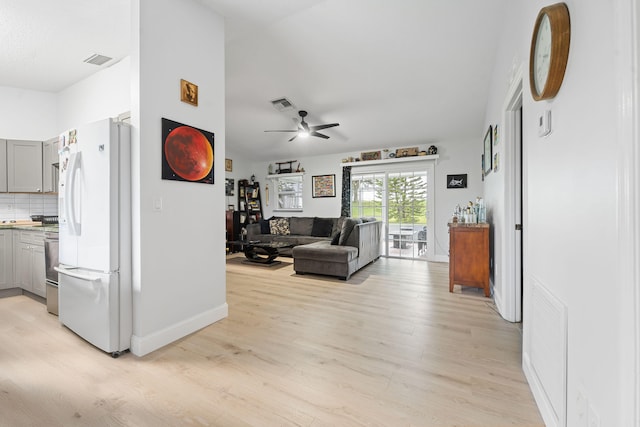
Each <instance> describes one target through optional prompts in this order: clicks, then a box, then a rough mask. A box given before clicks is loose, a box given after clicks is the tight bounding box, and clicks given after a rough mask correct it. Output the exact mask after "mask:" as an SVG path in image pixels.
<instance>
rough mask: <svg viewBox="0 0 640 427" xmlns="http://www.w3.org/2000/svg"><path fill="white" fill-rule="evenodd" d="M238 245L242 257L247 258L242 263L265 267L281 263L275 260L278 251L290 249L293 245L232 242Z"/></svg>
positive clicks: (284, 243)
mask: <svg viewBox="0 0 640 427" xmlns="http://www.w3.org/2000/svg"><path fill="white" fill-rule="evenodd" d="M234 243H235V244H238V243H240V246H241V249H242V250H243V251H244V256H245V257H246V258H247V259H245V260H244V261H242V262H243V263H247V264H249V263H253V264H260V265H266V266H272V265H277V264H280V262H281V261H278V260H276V258H277V257H278V255H280V252H279V251H278V249H282V248H290V247H292V246H293V245H292V244H291V243H286V242H234Z"/></svg>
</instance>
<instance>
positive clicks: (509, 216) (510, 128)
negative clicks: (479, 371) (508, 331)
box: [494, 64, 526, 322]
mask: <svg viewBox="0 0 640 427" xmlns="http://www.w3.org/2000/svg"><path fill="white" fill-rule="evenodd" d="M523 80H524V64H520V66H519V67H518V70H517V71H516V73H515V74H514V77H513V79H512V81H511V85H510V86H509V90H508V91H507V95H506V97H505V101H504V104H503V108H502V123H503V128H504V130H503V132H504V141H505V143H504V145H503V149H504V158H505V162H504V173H505V181H504V201H505V203H504V209H505V216H504V224H505V225H504V242H503V243H504V252H503V253H504V254H505V256H504V276H503V277H504V282H503V286H501V289H502V290H503V291H504V292H503V294H502V295H500V294H497V295H494V297H495V300H496V305H497V308H498V311H499V312H500V315H501V316H502V317H504V318H505V319H506V320H508V321H510V322H520V321H522V286H521V285H522V280H521V277H522V269H523V268H524V259H523V258H524V254H522V252H521V251H520V250H517V247H518V246H519V244H518V241H519V239H522V241H524V237H525V230H526V227H525V226H524V224H523V231H521V232H517V231H516V229H515V228H516V214H517V210H518V209H520V208H519V207H518V205H519V204H520V202H521V201H522V210H521V212H520V215H521V216H522V217H521V221H522V222H523V223H524V211H525V207H524V200H525V196H524V194H525V177H524V175H525V174H524V170H523V171H522V183H521V187H522V191H520V189H517V188H516V185H515V183H516V182H517V181H518V180H517V179H516V178H517V177H516V174H517V173H518V170H519V167H518V166H517V164H516V161H520V160H519V159H517V156H518V154H519V155H520V156H522V158H523V159H524V150H517V149H516V145H515V144H516V143H519V144H521V143H522V134H521V127H522V123H521V119H520V118H518V116H519V115H520V112H519V111H520V109H521V108H522V88H523ZM518 151H520V153H518ZM524 163H525V162H524V161H523V162H522V165H523V167H524ZM518 193H519V197H518ZM518 233H520V234H519V235H518ZM523 246H524V245H522V246H520V247H523ZM520 254H522V262H520ZM518 266H519V267H518ZM516 270H519V271H516ZM496 291H498V290H497V289H496ZM499 292H500V291H498V293H499Z"/></svg>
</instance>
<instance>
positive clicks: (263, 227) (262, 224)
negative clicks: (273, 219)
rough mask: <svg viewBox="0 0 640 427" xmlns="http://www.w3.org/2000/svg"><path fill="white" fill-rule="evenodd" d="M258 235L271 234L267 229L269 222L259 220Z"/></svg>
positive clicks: (268, 228)
mask: <svg viewBox="0 0 640 427" xmlns="http://www.w3.org/2000/svg"><path fill="white" fill-rule="evenodd" d="M260 234H271V228H270V227H269V221H267V220H266V219H261V220H260Z"/></svg>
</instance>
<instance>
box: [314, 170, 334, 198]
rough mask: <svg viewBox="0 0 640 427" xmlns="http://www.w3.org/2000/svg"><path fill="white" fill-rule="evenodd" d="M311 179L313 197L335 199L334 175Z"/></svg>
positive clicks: (318, 176) (316, 176) (317, 176)
mask: <svg viewBox="0 0 640 427" xmlns="http://www.w3.org/2000/svg"><path fill="white" fill-rule="evenodd" d="M311 178H312V189H313V194H312V196H313V197H336V176H335V175H314V176H313V177H311Z"/></svg>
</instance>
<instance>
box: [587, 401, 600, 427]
mask: <svg viewBox="0 0 640 427" xmlns="http://www.w3.org/2000/svg"><path fill="white" fill-rule="evenodd" d="M587 425H588V426H589V427H600V417H599V416H598V414H597V413H596V411H595V410H594V409H593V406H591V405H589V424H587Z"/></svg>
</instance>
